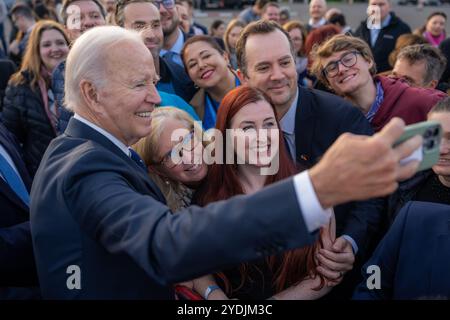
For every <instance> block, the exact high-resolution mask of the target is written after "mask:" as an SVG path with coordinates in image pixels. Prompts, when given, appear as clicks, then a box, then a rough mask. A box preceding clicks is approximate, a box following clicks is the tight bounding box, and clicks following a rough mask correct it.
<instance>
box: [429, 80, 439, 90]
mask: <svg viewBox="0 0 450 320" xmlns="http://www.w3.org/2000/svg"><path fill="white" fill-rule="evenodd" d="M437 85H438V80H436V79H434V80H431V81H430V82H429V83H428V86H427V87H428V88H431V89H436V86H437Z"/></svg>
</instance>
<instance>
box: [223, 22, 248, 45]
mask: <svg viewBox="0 0 450 320" xmlns="http://www.w3.org/2000/svg"><path fill="white" fill-rule="evenodd" d="M236 27H241V28H242V29H244V28H245V23H244V22H242V21H241V20H239V19H233V20H231V21H230V22H229V23H228V25H227V29H226V30H225V33H224V35H223V42H224V43H225V50H226V51H227V52H228V53H231V52H232V51H233V50H235V49H232V48H231V47H230V41H229V40H228V36H229V35H230V33H231V31H232V30H233V29H234V28H236ZM241 31H242V30H241Z"/></svg>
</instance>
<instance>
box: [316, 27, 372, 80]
mask: <svg viewBox="0 0 450 320" xmlns="http://www.w3.org/2000/svg"><path fill="white" fill-rule="evenodd" d="M345 50H356V51H358V53H359V54H360V55H361V56H362V57H363V58H364V59H365V60H366V61H368V62H370V61H372V62H373V63H372V67H371V68H370V70H369V72H370V74H371V75H372V76H374V75H375V74H376V73H377V69H376V67H375V60H374V58H373V55H372V52H371V51H370V48H369V46H368V45H367V43H366V42H364V40H362V39H359V38H356V37H353V36H348V35H343V34H340V35H335V36H333V37H332V38H330V39H328V40H327V41H325V42H324V43H323V44H322V45H320V46H316V47H314V48H313V51H312V56H313V61H314V62H313V64H312V66H311V72H312V73H313V74H314V75H315V76H316V77H317V78H318V79H319V80H320V81H321V82H322V83H324V84H326V85H327V86H329V85H330V84H329V82H328V79H327V78H326V77H325V75H324V74H323V72H322V71H323V69H324V66H322V61H323V59H326V58H329V57H331V56H332V55H333V54H334V53H336V52H340V51H345Z"/></svg>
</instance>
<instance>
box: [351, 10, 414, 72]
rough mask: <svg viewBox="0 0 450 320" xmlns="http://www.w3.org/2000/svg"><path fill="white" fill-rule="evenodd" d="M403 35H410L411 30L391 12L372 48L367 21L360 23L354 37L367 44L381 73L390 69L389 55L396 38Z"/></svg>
mask: <svg viewBox="0 0 450 320" xmlns="http://www.w3.org/2000/svg"><path fill="white" fill-rule="evenodd" d="M405 33H411V28H410V27H409V26H408V25H407V24H406V23H404V22H403V21H402V20H401V19H400V18H399V17H397V16H396V15H395V14H394V13H393V12H391V21H390V22H389V24H388V25H387V26H386V27H384V28H382V29H381V30H380V34H379V35H378V38H377V41H376V42H375V45H374V46H373V47H372V45H371V39H370V30H369V29H368V28H367V20H364V21H363V22H361V25H360V26H359V27H358V29H357V30H356V32H355V36H357V37H359V38H361V39H363V40H364V41H366V42H367V43H368V44H369V46H370V49H372V53H373V57H374V59H375V63H376V66H377V72H383V71H387V70H390V69H391V66H390V65H389V61H388V57H389V54H390V53H391V52H392V51H393V50H394V48H395V42H396V41H397V39H398V37H400V36H401V35H402V34H405Z"/></svg>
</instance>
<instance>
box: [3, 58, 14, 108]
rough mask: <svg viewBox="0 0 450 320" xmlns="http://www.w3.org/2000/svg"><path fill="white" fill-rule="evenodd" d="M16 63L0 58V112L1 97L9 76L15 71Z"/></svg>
mask: <svg viewBox="0 0 450 320" xmlns="http://www.w3.org/2000/svg"><path fill="white" fill-rule="evenodd" d="M16 69H17V67H16V65H15V64H14V62H12V61H11V60H8V59H0V112H1V111H2V109H3V98H4V97H5V89H6V87H7V86H8V81H9V78H10V77H11V76H12V75H13V74H14V73H15V72H16Z"/></svg>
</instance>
